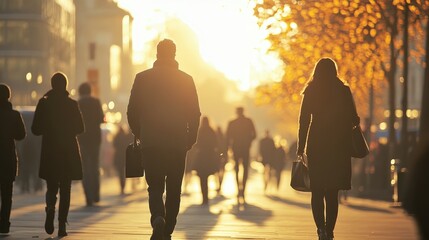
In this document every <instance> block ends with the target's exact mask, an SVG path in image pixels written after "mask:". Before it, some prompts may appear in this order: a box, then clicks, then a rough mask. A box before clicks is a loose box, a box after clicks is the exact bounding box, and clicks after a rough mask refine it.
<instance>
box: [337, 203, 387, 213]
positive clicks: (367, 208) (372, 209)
mask: <svg viewBox="0 0 429 240" xmlns="http://www.w3.org/2000/svg"><path fill="white" fill-rule="evenodd" d="M343 206H345V207H348V208H351V209H356V210H359V211H369V212H379V213H386V214H393V213H394V212H392V211H390V210H388V209H384V208H379V207H370V206H364V205H355V204H345V205H343Z"/></svg>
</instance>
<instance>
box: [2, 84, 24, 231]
mask: <svg viewBox="0 0 429 240" xmlns="http://www.w3.org/2000/svg"><path fill="white" fill-rule="evenodd" d="M9 98H10V89H9V87H8V86H7V85H5V84H0V116H1V117H0V193H1V207H0V235H7V234H9V227H10V222H9V219H10V212H11V210H12V192H13V182H14V181H15V176H16V174H17V165H18V160H17V157H16V149H15V140H22V139H24V137H25V134H26V132H25V127H24V122H23V120H22V116H21V114H20V113H19V112H18V111H15V110H13V108H12V103H11V102H9Z"/></svg>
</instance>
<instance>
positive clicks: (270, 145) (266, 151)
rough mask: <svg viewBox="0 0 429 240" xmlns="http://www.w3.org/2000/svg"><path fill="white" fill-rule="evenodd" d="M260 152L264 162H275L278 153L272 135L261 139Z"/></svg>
mask: <svg viewBox="0 0 429 240" xmlns="http://www.w3.org/2000/svg"><path fill="white" fill-rule="evenodd" d="M259 154H260V155H261V157H262V163H263V164H264V165H265V164H274V162H275V160H274V159H275V157H276V156H275V155H276V145H275V144H274V140H273V139H272V138H271V137H264V138H262V139H261V140H260V141H259Z"/></svg>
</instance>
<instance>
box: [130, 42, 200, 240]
mask: <svg viewBox="0 0 429 240" xmlns="http://www.w3.org/2000/svg"><path fill="white" fill-rule="evenodd" d="M175 55H176V45H175V44H174V42H173V41H171V40H169V39H165V40H162V41H161V42H159V43H158V46H157V60H156V61H155V63H154V64H153V68H151V69H148V70H146V71H143V72H140V73H138V74H137V75H136V78H135V80H134V85H133V87H132V89H131V96H130V100H129V104H128V111H127V115H128V123H129V125H130V128H131V130H132V132H133V134H134V135H135V136H137V137H138V138H139V139H140V141H141V143H142V148H143V159H144V160H145V177H146V182H147V184H148V192H149V209H150V213H151V224H152V227H153V233H152V237H151V239H170V238H171V234H172V233H173V231H174V228H175V226H176V221H177V215H178V213H179V208H180V194H181V185H182V179H183V174H184V170H185V158H186V152H187V151H188V150H189V149H191V147H192V145H194V143H195V141H196V137H197V131H198V126H199V120H200V115H201V113H200V107H199V103H198V96H197V91H196V88H195V84H194V81H193V79H192V77H191V76H190V75H188V74H186V73H185V72H183V71H181V70H179V69H178V67H179V65H178V63H177V61H176V60H175ZM165 189H166V191H167V193H166V200H165V203H164V201H163V197H162V196H163V193H164V190H165Z"/></svg>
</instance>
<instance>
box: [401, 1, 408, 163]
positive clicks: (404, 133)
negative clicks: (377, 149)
mask: <svg viewBox="0 0 429 240" xmlns="http://www.w3.org/2000/svg"><path fill="white" fill-rule="evenodd" d="M408 14H409V10H408V4H407V3H405V9H404V44H403V49H404V70H403V74H404V76H403V82H402V128H401V166H402V167H406V166H407V162H408V116H407V110H408V55H409V54H408Z"/></svg>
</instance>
